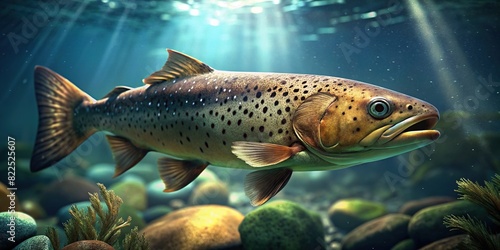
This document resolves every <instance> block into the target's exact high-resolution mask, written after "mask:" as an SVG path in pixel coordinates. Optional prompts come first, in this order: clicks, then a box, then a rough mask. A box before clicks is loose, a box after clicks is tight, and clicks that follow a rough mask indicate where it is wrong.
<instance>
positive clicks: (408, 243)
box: [391, 239, 417, 250]
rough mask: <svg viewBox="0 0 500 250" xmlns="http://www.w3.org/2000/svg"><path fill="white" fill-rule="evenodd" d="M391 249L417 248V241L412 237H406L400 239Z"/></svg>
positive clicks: (415, 249)
mask: <svg viewBox="0 0 500 250" xmlns="http://www.w3.org/2000/svg"><path fill="white" fill-rule="evenodd" d="M391 250H417V247H416V246H415V242H414V241H413V240H412V239H406V240H403V241H400V242H399V243H398V244H396V245H395V246H394V247H392V248H391Z"/></svg>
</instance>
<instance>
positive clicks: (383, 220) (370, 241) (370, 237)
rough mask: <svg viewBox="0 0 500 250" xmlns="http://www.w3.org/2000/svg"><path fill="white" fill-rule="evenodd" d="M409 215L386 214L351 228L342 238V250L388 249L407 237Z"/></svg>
mask: <svg viewBox="0 0 500 250" xmlns="http://www.w3.org/2000/svg"><path fill="white" fill-rule="evenodd" d="M409 222H410V216H408V215H403V214H388V215H385V216H382V217H379V218H377V219H374V220H371V221H368V222H366V223H364V224H362V225H360V226H359V227H357V228H355V229H354V230H352V231H351V232H350V233H349V234H347V235H346V236H345V237H344V239H343V240H342V249H343V250H358V249H359V250H363V249H390V248H391V247H393V246H395V245H396V244H397V243H398V242H400V241H402V240H404V239H407V238H408V237H409V236H408V230H407V228H408V223H409Z"/></svg>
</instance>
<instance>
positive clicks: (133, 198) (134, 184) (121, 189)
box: [109, 181, 147, 211]
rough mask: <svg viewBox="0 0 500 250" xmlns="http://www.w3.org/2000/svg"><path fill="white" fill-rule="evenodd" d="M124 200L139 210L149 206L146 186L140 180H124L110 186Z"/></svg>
mask: <svg viewBox="0 0 500 250" xmlns="http://www.w3.org/2000/svg"><path fill="white" fill-rule="evenodd" d="M109 189H110V190H113V191H114V192H115V194H116V195H118V196H119V197H120V198H122V200H123V204H124V205H127V206H130V207H133V208H135V209H137V210H141V211H142V210H144V209H146V207H147V197H146V186H145V185H144V183H142V182H140V181H123V182H119V183H116V184H114V185H113V186H111V187H110V188H109Z"/></svg>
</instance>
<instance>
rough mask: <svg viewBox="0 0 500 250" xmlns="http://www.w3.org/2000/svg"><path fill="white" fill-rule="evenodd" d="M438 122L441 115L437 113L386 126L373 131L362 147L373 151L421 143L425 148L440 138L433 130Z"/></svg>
mask: <svg viewBox="0 0 500 250" xmlns="http://www.w3.org/2000/svg"><path fill="white" fill-rule="evenodd" d="M438 120H439V113H437V111H436V112H432V113H430V114H423V115H419V116H413V117H409V118H407V119H404V120H403V121H400V122H398V123H396V124H394V125H392V126H391V125H386V126H384V127H381V128H379V129H377V130H375V131H373V132H372V133H370V134H369V135H368V136H366V137H365V138H364V139H363V140H362V141H361V142H360V145H362V146H364V147H372V148H373V149H383V148H388V147H389V148H390V147H402V146H406V145H411V144H421V143H422V144H423V146H425V145H427V144H429V143H431V142H433V141H435V140H437V139H438V138H439V136H440V133H439V131H437V130H433V129H432V128H433V127H434V126H435V125H436V124H437V122H438Z"/></svg>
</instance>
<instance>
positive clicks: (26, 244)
mask: <svg viewBox="0 0 500 250" xmlns="http://www.w3.org/2000/svg"><path fill="white" fill-rule="evenodd" d="M51 249H52V244H51V243H50V239H49V237H47V236H45V235H37V236H33V237H31V238H29V239H26V240H24V241H23V242H21V243H20V244H19V245H17V246H16V247H15V248H14V249H12V250H51Z"/></svg>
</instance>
